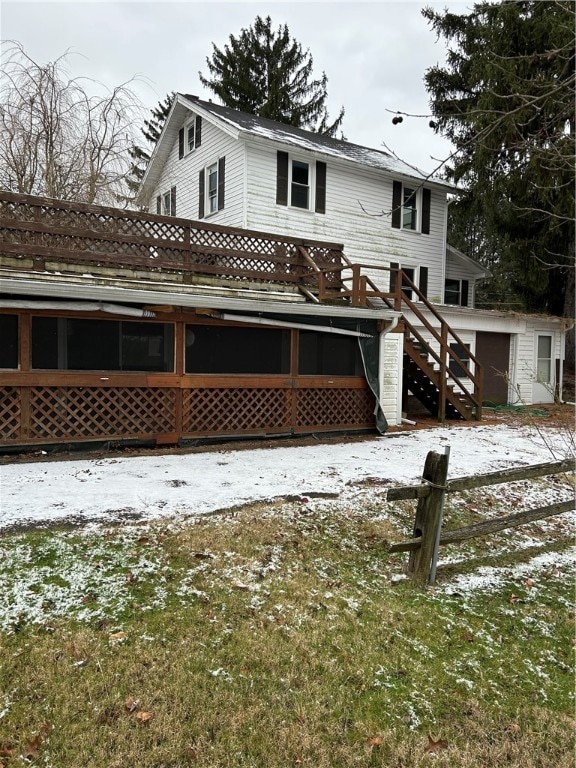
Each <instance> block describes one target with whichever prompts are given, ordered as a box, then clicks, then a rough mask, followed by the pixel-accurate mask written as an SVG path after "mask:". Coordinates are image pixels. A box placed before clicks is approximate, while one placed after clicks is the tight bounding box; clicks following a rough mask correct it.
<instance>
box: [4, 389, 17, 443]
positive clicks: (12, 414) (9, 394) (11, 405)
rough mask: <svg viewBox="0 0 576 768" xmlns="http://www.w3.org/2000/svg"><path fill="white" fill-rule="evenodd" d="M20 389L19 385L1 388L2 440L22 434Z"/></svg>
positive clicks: (15, 437) (13, 438)
mask: <svg viewBox="0 0 576 768" xmlns="http://www.w3.org/2000/svg"><path fill="white" fill-rule="evenodd" d="M20 419H21V405H20V389H19V388H18V387H2V388H0V437H1V439H2V440H15V439H17V438H18V437H19V435H20Z"/></svg>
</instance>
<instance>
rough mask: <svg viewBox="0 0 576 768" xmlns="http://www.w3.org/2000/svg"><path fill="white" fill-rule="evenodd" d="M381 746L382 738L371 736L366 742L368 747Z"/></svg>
mask: <svg viewBox="0 0 576 768" xmlns="http://www.w3.org/2000/svg"><path fill="white" fill-rule="evenodd" d="M382 744H384V736H372V738H371V739H368V742H367V746H369V747H381V746H382Z"/></svg>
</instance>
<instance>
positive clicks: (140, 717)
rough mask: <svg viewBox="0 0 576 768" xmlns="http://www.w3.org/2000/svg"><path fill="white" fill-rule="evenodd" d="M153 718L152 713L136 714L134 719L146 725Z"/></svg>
mask: <svg viewBox="0 0 576 768" xmlns="http://www.w3.org/2000/svg"><path fill="white" fill-rule="evenodd" d="M153 717H154V713H153V712H136V719H137V720H139V721H140V722H141V723H147V722H148V721H149V720H152V718H153Z"/></svg>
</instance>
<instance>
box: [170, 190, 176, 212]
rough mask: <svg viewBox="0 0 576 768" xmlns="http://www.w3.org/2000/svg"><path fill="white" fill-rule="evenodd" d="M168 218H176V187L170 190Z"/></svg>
mask: <svg viewBox="0 0 576 768" xmlns="http://www.w3.org/2000/svg"><path fill="white" fill-rule="evenodd" d="M170 216H176V187H172V188H171V189H170Z"/></svg>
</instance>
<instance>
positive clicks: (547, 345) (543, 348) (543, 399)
mask: <svg viewBox="0 0 576 768" xmlns="http://www.w3.org/2000/svg"><path fill="white" fill-rule="evenodd" d="M534 353H535V360H534V373H535V378H534V384H533V389H532V402H533V403H553V402H554V387H555V384H556V382H555V378H556V377H555V371H554V334H552V333H539V332H536V334H535V338H534Z"/></svg>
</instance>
